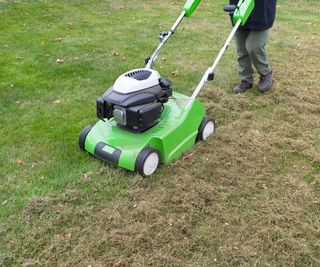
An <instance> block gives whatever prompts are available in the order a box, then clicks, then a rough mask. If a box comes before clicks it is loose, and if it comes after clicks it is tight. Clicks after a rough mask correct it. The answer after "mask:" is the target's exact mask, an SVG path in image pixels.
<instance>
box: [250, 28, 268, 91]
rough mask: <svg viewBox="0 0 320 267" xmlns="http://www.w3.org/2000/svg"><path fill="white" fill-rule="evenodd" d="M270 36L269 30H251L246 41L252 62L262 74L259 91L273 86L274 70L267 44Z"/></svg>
mask: <svg viewBox="0 0 320 267" xmlns="http://www.w3.org/2000/svg"><path fill="white" fill-rule="evenodd" d="M268 38H269V31H268V30H266V31H253V30H252V31H250V34H249V36H248V38H247V41H246V48H247V50H248V52H249V55H250V58H251V60H252V63H253V65H254V67H255V69H256V70H257V72H258V73H259V74H260V80H259V91H260V92H266V91H268V90H269V89H270V88H271V86H272V77H273V70H272V68H271V67H270V64H269V60H268V56H267V52H266V49H265V46H266V44H267V41H268Z"/></svg>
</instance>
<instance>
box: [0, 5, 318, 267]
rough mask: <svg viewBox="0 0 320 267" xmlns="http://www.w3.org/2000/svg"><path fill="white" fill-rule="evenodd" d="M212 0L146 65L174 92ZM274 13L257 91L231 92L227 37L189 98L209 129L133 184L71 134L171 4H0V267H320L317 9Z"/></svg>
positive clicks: (218, 16) (205, 38) (206, 30)
mask: <svg viewBox="0 0 320 267" xmlns="http://www.w3.org/2000/svg"><path fill="white" fill-rule="evenodd" d="M226 2H227V1H222V0H217V1H202V2H201V5H200V7H199V9H198V10H197V11H196V12H195V13H194V14H193V16H192V17H190V18H188V19H186V20H185V21H184V22H183V23H182V24H181V27H180V28H179V29H178V30H177V32H176V33H175V35H174V36H173V38H172V39H171V40H170V42H169V43H168V45H167V46H166V47H165V48H164V49H163V51H162V52H161V55H160V56H159V59H158V61H157V62H156V64H154V68H155V69H157V70H159V71H160V72H161V74H162V75H163V76H164V77H170V79H171V80H172V81H173V85H174V90H175V91H177V92H180V93H184V94H189V95H190V94H191V92H192V90H193V89H194V88H195V87H196V85H197V82H198V81H199V80H200V78H201V76H202V74H203V73H204V71H205V70H206V69H207V67H208V66H210V65H211V64H212V62H213V60H214V57H215V55H217V53H218V51H219V49H220V48H221V45H222V44H223V42H224V40H225V38H226V37H227V35H228V33H229V32H230V30H231V27H230V21H229V18H228V15H227V14H224V13H223V11H222V8H223V5H224V4H225V3H226ZM278 2H279V3H278V13H277V20H276V23H275V25H274V28H273V29H272V31H271V33H270V41H269V44H268V52H269V56H270V60H271V63H272V67H273V68H274V70H275V83H274V86H273V89H272V90H271V91H269V92H267V93H266V94H260V93H259V92H258V90H257V86H255V87H254V89H253V90H250V91H248V92H247V93H245V94H242V95H234V94H232V90H231V89H232V87H233V86H234V85H235V84H236V83H237V82H238V78H237V63H236V54H235V44H234V42H232V44H231V46H230V48H229V49H228V50H227V53H226V54H225V56H224V57H223V59H222V61H221V64H220V65H219V66H218V70H217V72H216V79H215V80H214V81H213V82H210V83H209V84H208V85H207V86H206V89H205V90H204V91H203V93H202V94H201V95H200V99H201V101H202V102H203V103H204V104H205V106H206V108H207V113H208V114H209V115H210V116H212V117H214V118H215V119H216V121H217V123H218V126H219V127H218V129H217V132H216V133H215V135H214V136H212V137H211V138H210V139H209V140H208V142H207V143H199V144H197V145H196V146H194V147H193V148H192V149H191V150H189V151H187V152H186V153H185V154H184V155H183V156H182V157H180V158H179V159H178V160H176V161H174V162H172V163H170V164H168V165H162V166H161V167H160V168H159V169H158V171H157V172H156V173H155V174H154V175H153V176H152V177H151V178H148V179H144V178H142V177H141V176H140V175H138V174H135V173H132V172H129V171H125V170H122V169H119V168H117V167H115V166H110V165H109V164H105V163H103V162H101V161H99V160H97V159H95V158H93V157H92V156H89V155H88V154H86V153H84V152H82V151H80V149H79V147H78V136H79V133H80V131H81V130H82V128H83V127H84V126H86V125H88V124H91V123H95V122H96V120H97V119H96V115H95V100H96V98H97V97H99V96H101V95H102V94H103V93H104V91H105V90H106V89H107V88H108V87H109V86H111V85H112V83H113V82H114V81H115V79H116V78H117V77H118V76H119V75H120V74H122V73H123V72H125V71H127V70H130V69H133V68H137V67H142V66H143V63H144V59H145V57H147V56H148V55H149V53H150V51H151V50H152V48H153V46H154V43H155V42H156V41H157V36H158V33H159V32H161V31H165V30H168V29H169V27H171V25H172V24H173V22H174V21H175V19H176V18H177V16H178V15H179V14H180V12H181V7H182V6H183V4H184V1H169V0H164V1H157V6H155V5H154V3H155V1H136V0H132V1H128V0H121V1H110V0H104V1H98V0H88V1H82V0H65V1H62V0H55V1H54V0H18V1H13V0H0V16H1V22H0V112H1V116H0V134H1V138H0V147H1V153H0V177H1V183H0V266H146V265H151V266H320V94H319V78H320V61H319V54H320V35H319V31H320V16H319V9H320V2H319V1H318V0H296V1H295V2H294V4H293V3H292V1H289V0H282V1H278ZM172 73H175V75H171V74H172ZM255 78H256V81H257V80H258V77H257V76H256V77H255Z"/></svg>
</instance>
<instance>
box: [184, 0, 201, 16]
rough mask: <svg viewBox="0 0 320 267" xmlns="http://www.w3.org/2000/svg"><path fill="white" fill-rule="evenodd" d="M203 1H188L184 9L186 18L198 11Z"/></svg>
mask: <svg viewBox="0 0 320 267" xmlns="http://www.w3.org/2000/svg"><path fill="white" fill-rule="evenodd" d="M200 1H201V0H187V2H186V4H185V5H184V7H183V11H184V12H186V17H190V16H191V15H192V13H193V12H194V11H195V10H196V9H197V7H198V5H199V4H200Z"/></svg>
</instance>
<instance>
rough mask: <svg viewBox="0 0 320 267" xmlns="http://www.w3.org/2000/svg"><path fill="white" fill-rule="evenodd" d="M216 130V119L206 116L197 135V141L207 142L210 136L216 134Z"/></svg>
mask: <svg viewBox="0 0 320 267" xmlns="http://www.w3.org/2000/svg"><path fill="white" fill-rule="evenodd" d="M215 129H216V123H215V121H214V119H211V118H210V117H208V116H205V117H204V118H203V119H202V122H201V124H200V127H199V130H198V135H197V141H200V140H201V141H206V140H207V139H208V137H209V136H210V135H212V134H213V133H214V131H215Z"/></svg>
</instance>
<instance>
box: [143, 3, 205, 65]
mask: <svg viewBox="0 0 320 267" xmlns="http://www.w3.org/2000/svg"><path fill="white" fill-rule="evenodd" d="M200 1H201V0H187V2H186V3H185V5H184V7H183V11H182V13H181V14H180V16H179V17H178V19H177V20H176V22H175V23H174V24H173V26H172V27H171V29H170V30H169V31H168V32H165V33H161V34H160V44H159V46H158V47H157V48H156V49H155V51H154V52H153V54H152V55H151V56H150V58H148V59H147V60H146V69H151V67H152V64H153V62H154V61H155V60H156V59H157V57H158V54H159V52H160V50H161V48H162V47H163V46H164V45H165V44H166V42H167V41H168V40H169V38H170V37H171V36H172V35H173V34H174V32H175V30H176V29H177V28H178V26H179V25H180V23H181V22H182V20H183V19H184V17H190V16H191V15H192V13H193V12H194V11H195V10H196V9H197V7H198V5H199V4H200Z"/></svg>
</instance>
